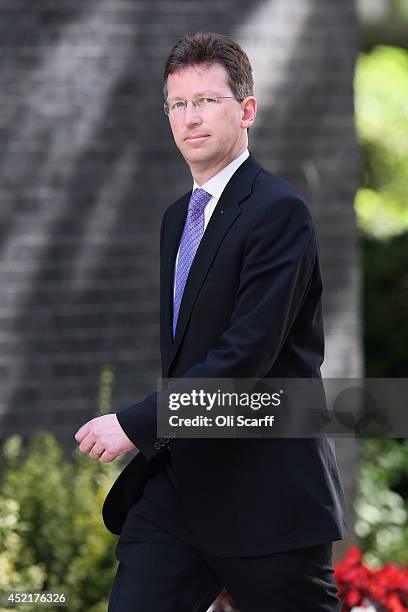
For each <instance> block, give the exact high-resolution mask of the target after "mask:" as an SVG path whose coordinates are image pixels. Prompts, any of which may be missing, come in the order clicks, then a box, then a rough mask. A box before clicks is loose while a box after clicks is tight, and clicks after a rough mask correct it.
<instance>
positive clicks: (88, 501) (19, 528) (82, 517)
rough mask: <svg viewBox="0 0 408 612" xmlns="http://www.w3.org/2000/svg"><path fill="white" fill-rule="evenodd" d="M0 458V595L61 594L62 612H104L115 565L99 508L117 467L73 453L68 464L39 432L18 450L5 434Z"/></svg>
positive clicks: (54, 444)
mask: <svg viewBox="0 0 408 612" xmlns="http://www.w3.org/2000/svg"><path fill="white" fill-rule="evenodd" d="M2 454H3V458H2V462H1V471H0V508H1V510H0V536H1V537H0V592H1V591H2V590H7V589H8V590H24V589H26V590H33V589H37V590H38V589H40V590H42V591H64V592H67V593H68V595H69V600H70V603H69V610H70V612H84V610H86V611H87V612H102V611H104V612H105V611H106V609H107V600H108V595H109V592H110V588H111V586H112V581H113V577H114V572H115V570H116V565H117V561H116V558H115V554H114V547H115V544H116V538H115V537H114V536H112V534H110V533H109V532H108V531H107V530H106V528H105V526H104V525H103V522H102V516H101V508H102V504H103V500H104V498H105V495H106V493H107V491H108V489H109V487H110V485H111V484H112V482H113V480H114V479H115V477H116V476H117V474H118V465H117V463H113V462H112V463H107V464H102V463H101V462H99V461H94V460H92V459H91V458H90V457H89V456H88V455H85V454H82V453H80V452H79V451H76V452H75V454H74V461H68V460H67V459H65V458H64V456H63V451H62V449H61V448H60V446H59V445H58V443H57V442H56V440H55V439H54V437H53V436H52V435H50V434H47V433H40V434H38V435H36V436H34V437H33V438H32V439H31V440H30V441H29V444H28V445H27V446H26V447H24V445H23V444H22V440H21V438H20V437H19V436H12V437H11V438H9V439H8V440H6V442H5V444H4V446H3V449H2ZM31 609H32V610H35V611H36V612H38V611H39V607H38V605H37V606H33V607H32V608H30V607H28V606H24V610H27V611H28V610H31ZM60 609H61V608H59V607H55V610H60ZM1 610H2V609H1V608H0V611H1ZM47 610H53V608H52V607H47Z"/></svg>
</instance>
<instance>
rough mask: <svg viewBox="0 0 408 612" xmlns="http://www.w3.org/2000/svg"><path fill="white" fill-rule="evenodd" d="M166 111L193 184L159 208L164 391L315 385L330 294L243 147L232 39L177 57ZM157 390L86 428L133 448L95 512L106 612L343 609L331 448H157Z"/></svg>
mask: <svg viewBox="0 0 408 612" xmlns="http://www.w3.org/2000/svg"><path fill="white" fill-rule="evenodd" d="M164 97H165V112H166V114H167V115H168V117H169V122H170V127H171V130H172V133H173V137H174V140H175V142H176V145H177V146H178V148H179V149H180V151H181V153H182V155H183V157H184V158H185V160H186V162H187V164H188V165H189V167H190V170H191V173H192V177H193V181H194V183H193V189H192V191H190V192H188V193H187V194H185V195H184V196H182V197H181V198H180V199H179V200H177V201H176V202H175V203H174V204H173V205H172V206H170V207H169V208H168V209H167V210H166V211H165V213H164V216H163V220H162V225H161V234H160V249H161V255H160V257H161V279H160V287H161V302H160V316H161V356H162V376H163V378H166V379H179V380H183V379H200V378H211V379H214V378H215V379H217V378H234V379H240V378H246V379H248V378H253V379H262V378H279V377H281V378H320V376H321V374H320V366H321V364H322V361H323V356H324V334H323V322H322V304H321V297H322V282H321V275H320V268H319V258H318V246H317V241H316V234H315V229H314V226H313V222H312V218H311V215H310V211H309V208H308V205H307V204H306V202H305V200H304V198H303V196H302V195H301V194H300V193H299V192H298V191H297V190H296V189H295V188H294V187H292V186H291V185H289V184H288V183H287V182H285V181H284V180H282V179H280V178H278V177H277V176H274V175H273V174H270V173H269V172H267V171H266V170H264V169H263V168H262V167H261V166H260V165H259V164H258V163H257V162H256V161H255V159H254V158H253V156H252V155H251V154H250V152H249V151H248V129H249V128H250V127H251V126H252V125H253V122H254V120H255V116H256V100H255V98H254V96H253V80H252V71H251V66H250V63H249V60H248V57H247V56H246V54H245V52H244V51H243V50H242V49H241V47H240V46H239V45H238V44H237V43H236V42H234V41H233V40H231V39H230V38H228V37H226V36H222V35H218V34H208V33H207V34H205V33H194V34H190V35H187V36H184V37H183V38H182V39H181V40H180V41H178V43H177V44H176V45H175V46H174V47H173V49H172V50H171V52H170V55H169V57H168V60H167V63H166V67H165V73H164ZM157 398H158V394H157V393H152V394H151V395H150V396H148V397H147V398H145V399H144V400H143V401H141V402H139V403H137V404H136V405H134V406H130V407H129V408H126V409H125V410H122V411H121V412H119V413H118V414H109V415H104V416H102V417H98V418H96V419H92V421H90V422H89V423H86V424H85V425H83V426H82V427H81V428H80V429H79V430H78V432H77V434H76V439H77V441H78V442H80V450H81V451H83V452H87V453H90V455H91V456H94V457H99V459H100V461H103V462H106V461H112V460H113V459H114V458H115V457H117V456H119V455H121V454H123V453H125V452H128V451H130V450H132V449H134V448H135V447H136V448H138V449H139V451H140V452H139V453H138V454H137V455H136V456H135V457H134V458H133V459H132V461H131V462H130V463H129V464H128V465H127V466H126V468H125V469H124V470H123V471H122V473H121V474H120V476H119V478H118V479H117V480H116V482H115V483H114V485H113V487H112V489H111V490H110V492H109V494H108V497H107V499H106V500H105V504H104V508H103V517H104V521H105V524H106V526H107V528H108V529H110V531H112V532H113V533H116V534H120V538H119V541H118V545H117V548H116V555H117V558H118V560H119V566H118V570H117V574H116V577H115V582H114V585H113V589H112V593H111V598H110V605H109V611H110V612H136V611H142V612H159V611H162V612H170V611H173V610H177V612H193V611H196V612H201V611H202V612H204V611H205V610H207V608H208V606H210V605H211V603H212V601H213V600H214V599H215V598H216V596H217V594H218V593H219V592H220V591H221V590H222V588H223V587H225V588H227V590H228V591H229V593H230V594H231V596H232V597H233V598H234V600H235V602H236V604H237V605H238V607H239V608H240V609H241V611H242V612H272V611H277V612H284V611H286V610H288V611H289V610H290V611H297V612H309V611H310V612H318V611H331V612H334V611H339V610H340V603H339V600H338V598H337V596H336V586H335V582H334V579H333V566H332V543H333V541H335V540H339V539H343V538H345V537H346V536H347V526H346V522H345V505H344V498H343V490H342V485H341V481H340V477H339V473H338V469H337V464H336V459H335V453H334V448H333V441H332V440H331V439H326V438H312V437H309V438H272V439H271V438H269V439H267V438H251V439H248V438H242V439H221V440H220V439H185V438H175V439H172V438H159V437H158V436H157V422H156V407H157Z"/></svg>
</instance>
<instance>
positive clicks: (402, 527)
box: [354, 439, 408, 567]
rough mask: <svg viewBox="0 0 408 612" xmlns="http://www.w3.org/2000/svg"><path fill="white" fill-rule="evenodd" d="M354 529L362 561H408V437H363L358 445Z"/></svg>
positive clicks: (377, 562)
mask: <svg viewBox="0 0 408 612" xmlns="http://www.w3.org/2000/svg"><path fill="white" fill-rule="evenodd" d="M360 453H361V457H360V470H359V480H358V495H357V497H356V500H355V502H354V508H355V511H356V523H355V531H356V533H357V535H358V536H359V537H360V538H361V547H362V550H363V551H364V553H365V554H364V558H365V561H366V562H367V563H368V564H370V565H372V566H374V567H375V566H380V565H383V564H384V563H385V562H386V561H394V562H396V563H401V565H403V566H407V565H408V525H407V516H408V476H407V475H408V440H406V439H404V440H392V439H367V440H364V441H363V442H362V444H361V447H360Z"/></svg>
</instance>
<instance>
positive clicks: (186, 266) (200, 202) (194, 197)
mask: <svg viewBox="0 0 408 612" xmlns="http://www.w3.org/2000/svg"><path fill="white" fill-rule="evenodd" d="M211 197H212V196H211V194H210V193H207V191H205V189H194V191H193V193H192V194H191V197H190V202H189V203H188V211H187V220H186V224H185V226H184V231H183V236H182V238H181V242H180V251H179V256H178V262H177V270H176V280H175V285H176V286H175V292H174V306H173V338H174V336H175V335H176V326H177V319H178V315H179V310H180V304H181V298H182V297H183V291H184V287H185V284H186V281H187V277H188V273H189V272H190V268H191V264H192V263H193V259H194V257H195V254H196V251H197V249H198V245H199V244H200V241H201V238H202V237H203V234H204V208H205V207H206V205H207V204H208V202H209V201H210V200H211Z"/></svg>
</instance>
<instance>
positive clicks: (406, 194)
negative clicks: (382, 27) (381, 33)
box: [354, 46, 408, 238]
mask: <svg viewBox="0 0 408 612" xmlns="http://www.w3.org/2000/svg"><path fill="white" fill-rule="evenodd" d="M354 90H355V109H356V127H357V134H358V139H359V141H360V145H361V161H362V171H363V182H362V186H361V189H360V190H359V191H358V193H357V196H356V200H355V209H356V213H357V219H358V223H359V226H360V228H361V229H363V230H364V232H366V233H368V234H370V235H372V236H376V237H379V238H383V237H387V236H393V235H397V234H399V233H401V232H404V231H406V230H408V206H407V201H408V182H407V174H408V52H407V51H406V50H405V49H400V48H396V47H386V46H378V47H376V48H375V49H374V50H373V51H371V52H370V53H362V54H361V55H360V56H359V58H358V61H357V65H356V73H355V80H354Z"/></svg>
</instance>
